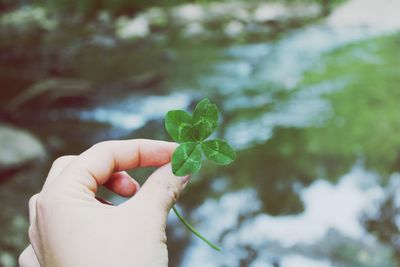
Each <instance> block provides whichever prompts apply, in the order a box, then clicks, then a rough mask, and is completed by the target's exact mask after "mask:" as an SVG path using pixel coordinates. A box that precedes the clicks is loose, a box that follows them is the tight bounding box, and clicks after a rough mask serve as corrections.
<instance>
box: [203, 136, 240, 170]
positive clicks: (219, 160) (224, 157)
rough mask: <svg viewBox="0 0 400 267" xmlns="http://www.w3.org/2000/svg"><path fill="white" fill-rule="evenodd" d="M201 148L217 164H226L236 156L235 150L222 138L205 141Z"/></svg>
mask: <svg viewBox="0 0 400 267" xmlns="http://www.w3.org/2000/svg"><path fill="white" fill-rule="evenodd" d="M201 149H202V150H203V153H204V154H205V155H206V157H207V158H208V159H209V160H212V161H214V162H215V163H216V164H219V165H228V164H230V163H231V162H233V161H234V160H235V158H236V153H235V150H233V148H232V147H231V146H230V145H229V144H228V143H227V142H226V141H224V140H222V139H215V140H209V141H205V142H203V143H201Z"/></svg>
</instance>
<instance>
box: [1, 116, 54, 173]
mask: <svg viewBox="0 0 400 267" xmlns="http://www.w3.org/2000/svg"><path fill="white" fill-rule="evenodd" d="M0 147H1V150H0V174H1V173H5V172H7V171H10V170H15V169H18V168H21V167H23V166H25V165H27V164H29V163H30V162H32V161H34V160H37V159H42V158H45V156H46V152H45V148H44V146H43V144H42V143H41V142H40V141H39V140H38V139H37V138H36V137H35V136H33V135H32V134H31V133H29V132H27V131H25V130H23V129H18V128H15V127H13V126H10V125H6V124H0Z"/></svg>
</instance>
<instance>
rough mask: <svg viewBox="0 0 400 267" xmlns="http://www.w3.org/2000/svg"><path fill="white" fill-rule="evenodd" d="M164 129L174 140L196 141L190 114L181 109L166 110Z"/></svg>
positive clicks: (179, 141)
mask: <svg viewBox="0 0 400 267" xmlns="http://www.w3.org/2000/svg"><path fill="white" fill-rule="evenodd" d="M165 129H166V130H167V132H168V134H169V135H170V136H171V138H172V139H173V140H174V141H175V142H178V143H182V142H191V141H196V139H195V137H194V129H193V123H192V116H190V115H189V113H187V112H185V111H183V110H171V111H168V113H167V115H166V116H165Z"/></svg>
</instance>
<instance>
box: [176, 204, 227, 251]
mask: <svg viewBox="0 0 400 267" xmlns="http://www.w3.org/2000/svg"><path fill="white" fill-rule="evenodd" d="M172 210H173V211H174V212H175V214H176V216H178V218H179V220H180V221H181V222H182V223H183V224H184V225H185V226H186V227H187V228H188V229H189V230H190V231H191V232H192V233H193V234H195V235H196V236H197V237H198V238H200V239H201V240H203V241H204V242H205V243H206V244H207V245H209V246H210V247H212V248H213V249H215V250H216V251H221V248H219V247H218V246H216V245H214V244H213V243H211V242H210V241H208V240H207V239H206V238H205V237H204V236H202V235H201V234H200V233H199V232H198V231H197V230H196V229H195V228H194V227H193V226H191V225H190V224H189V223H188V222H187V221H186V220H185V219H184V218H183V217H182V215H181V214H180V213H179V211H178V210H177V209H176V208H175V206H173V207H172Z"/></svg>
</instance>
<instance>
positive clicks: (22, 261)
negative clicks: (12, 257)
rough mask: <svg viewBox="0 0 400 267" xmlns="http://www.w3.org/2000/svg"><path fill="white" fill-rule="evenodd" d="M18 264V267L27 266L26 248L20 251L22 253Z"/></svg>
mask: <svg viewBox="0 0 400 267" xmlns="http://www.w3.org/2000/svg"><path fill="white" fill-rule="evenodd" d="M18 263H19V266H20V267H27V266H28V253H27V248H26V249H24V251H22V253H21V254H20V255H19V257H18Z"/></svg>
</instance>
